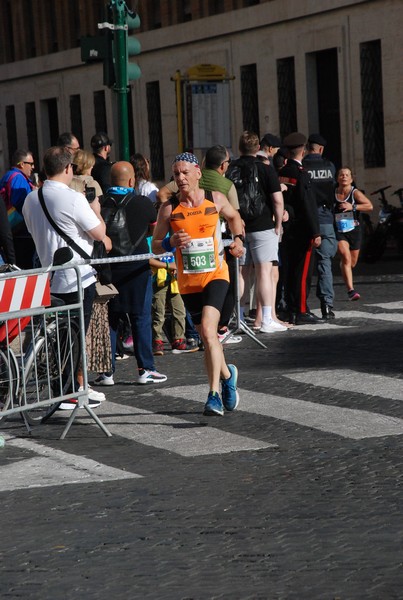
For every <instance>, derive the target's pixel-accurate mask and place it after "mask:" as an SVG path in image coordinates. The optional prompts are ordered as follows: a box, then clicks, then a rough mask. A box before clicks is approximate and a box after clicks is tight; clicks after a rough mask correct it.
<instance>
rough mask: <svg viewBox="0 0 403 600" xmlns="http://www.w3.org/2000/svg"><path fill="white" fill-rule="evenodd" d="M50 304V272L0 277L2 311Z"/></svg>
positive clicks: (0, 309) (0, 310)
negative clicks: (7, 277)
mask: <svg viewBox="0 0 403 600" xmlns="http://www.w3.org/2000/svg"><path fill="white" fill-rule="evenodd" d="M40 306H50V279H49V274H48V273H40V274H39V275H27V276H23V277H10V278H9V279H0V313H2V312H13V311H16V310H25V309H29V308H37V307H40Z"/></svg>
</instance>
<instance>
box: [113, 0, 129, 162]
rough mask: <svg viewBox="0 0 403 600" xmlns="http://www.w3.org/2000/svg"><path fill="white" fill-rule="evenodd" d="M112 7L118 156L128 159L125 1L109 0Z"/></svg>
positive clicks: (121, 158)
mask: <svg viewBox="0 0 403 600" xmlns="http://www.w3.org/2000/svg"><path fill="white" fill-rule="evenodd" d="M111 2H112V7H113V23H114V26H115V30H114V37H115V71H116V73H115V75H116V83H115V85H114V88H113V89H114V91H115V92H116V94H117V106H118V128H119V158H120V160H129V154H130V152H129V125H128V110H127V95H128V85H127V30H125V28H124V26H125V23H126V3H125V2H124V0H111Z"/></svg>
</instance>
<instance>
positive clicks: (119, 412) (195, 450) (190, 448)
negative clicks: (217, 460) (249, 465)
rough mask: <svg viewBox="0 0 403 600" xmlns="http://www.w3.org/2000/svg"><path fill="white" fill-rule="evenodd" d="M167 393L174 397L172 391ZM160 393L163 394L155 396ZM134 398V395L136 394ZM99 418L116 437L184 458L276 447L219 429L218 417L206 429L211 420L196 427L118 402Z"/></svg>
mask: <svg viewBox="0 0 403 600" xmlns="http://www.w3.org/2000/svg"><path fill="white" fill-rule="evenodd" d="M196 387H197V386H196ZM200 387H201V388H203V392H201V393H202V397H204V396H205V386H200ZM185 389H187V388H185ZM165 390H166V392H167V394H168V395H170V396H172V392H171V390H170V388H165ZM174 390H176V388H174ZM157 391H159V390H156V391H155V393H157ZM130 394H131V395H132V392H130ZM175 395H176V394H175ZM97 415H99V417H100V418H101V419H102V422H103V423H105V425H106V426H107V428H108V429H109V431H110V432H111V433H112V434H115V435H119V436H122V437H125V438H126V439H129V440H133V441H135V442H138V443H140V444H145V445H146V446H154V448H162V449H163V450H169V451H170V452H174V453H175V454H179V455H181V456H203V455H211V454H226V453H228V452H241V451H245V450H261V449H263V448H271V447H274V446H275V445H274V444H267V443H265V442H261V441H259V440H253V439H251V438H248V437H246V436H243V435H237V434H235V433H227V432H226V431H223V430H222V429H218V428H215V427H214V424H215V421H214V419H215V417H213V418H211V417H210V418H209V420H208V424H209V426H208V427H206V426H205V424H206V420H207V418H206V419H204V421H203V423H201V424H199V423H193V422H191V421H187V420H186V419H180V418H177V417H170V416H167V415H161V414H155V413H152V412H150V411H148V410H144V409H142V408H136V407H135V406H126V405H122V404H116V403H114V402H105V404H104V405H101V406H100V407H99V409H98V410H97ZM217 418H219V417H217ZM211 419H213V420H211Z"/></svg>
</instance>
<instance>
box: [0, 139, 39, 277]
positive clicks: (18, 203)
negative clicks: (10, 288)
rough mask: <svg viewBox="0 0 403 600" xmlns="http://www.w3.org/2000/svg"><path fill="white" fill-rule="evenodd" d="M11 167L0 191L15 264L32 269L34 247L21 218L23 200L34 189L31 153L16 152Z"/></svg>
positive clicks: (20, 150) (25, 151) (0, 183)
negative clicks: (10, 235) (6, 215)
mask: <svg viewBox="0 0 403 600" xmlns="http://www.w3.org/2000/svg"><path fill="white" fill-rule="evenodd" d="M11 165H12V166H11V169H10V170H9V171H7V173H6V174H5V175H3V177H2V178H1V180H0V191H1V194H2V196H3V199H4V202H5V204H6V208H7V212H8V219H9V222H10V226H11V229H12V233H13V238H14V246H15V253H16V263H17V265H18V266H19V267H20V268H21V269H32V257H33V254H34V251H35V245H34V242H33V241H32V237H31V236H30V235H29V233H28V230H27V228H26V227H25V222H24V218H23V216H22V207H23V206H24V202H25V198H26V197H27V195H28V194H29V193H30V192H32V190H33V189H35V186H34V184H33V183H32V181H31V175H32V173H33V171H34V168H35V163H34V159H33V156H32V152H31V151H30V150H24V149H18V150H16V151H15V152H14V154H13V157H12V160H11Z"/></svg>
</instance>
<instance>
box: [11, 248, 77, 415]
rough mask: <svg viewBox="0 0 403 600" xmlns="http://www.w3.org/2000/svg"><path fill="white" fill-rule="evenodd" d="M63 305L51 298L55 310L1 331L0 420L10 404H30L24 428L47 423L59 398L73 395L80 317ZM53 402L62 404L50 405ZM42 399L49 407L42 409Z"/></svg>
mask: <svg viewBox="0 0 403 600" xmlns="http://www.w3.org/2000/svg"><path fill="white" fill-rule="evenodd" d="M54 264H57V261H56V260H55V261H54ZM60 264H63V262H61V263H60ZM16 270H18V269H17V268H13V267H10V268H9V271H16ZM3 272H4V270H3ZM63 305H64V303H63V302H62V301H60V300H59V299H57V298H54V297H52V296H51V308H49V309H46V310H45V311H44V313H43V314H42V315H41V316H40V317H39V316H32V317H30V316H28V317H22V318H21V319H10V320H9V321H7V322H6V323H3V324H2V325H1V326H0V421H1V420H2V418H3V416H2V414H1V413H2V412H5V411H6V410H8V408H9V407H10V405H11V408H14V407H17V406H20V407H23V406H29V405H31V404H32V405H35V406H32V408H31V409H26V410H24V411H21V415H22V418H23V419H24V421H25V423H26V424H27V425H28V426H29V425H35V424H37V423H38V422H44V421H46V420H47V419H48V418H49V417H50V416H51V415H52V414H53V413H54V412H55V411H56V410H57V408H58V407H59V406H60V402H61V401H60V400H59V398H60V397H62V396H65V395H68V394H70V393H71V392H72V391H73V389H74V385H73V384H74V380H75V376H76V373H77V370H78V367H79V363H80V356H81V347H80V346H81V344H80V340H81V338H80V326H79V319H78V315H76V316H75V315H74V314H71V313H70V311H65V312H63V309H62V306H63ZM52 309H53V310H52ZM28 325H29V327H28ZM22 334H24V335H22ZM23 337H24V339H23ZM17 341H19V348H18V349H17V350H14V349H13V347H12V343H13V342H14V345H15V344H16V343H17ZM52 398H58V400H57V401H56V402H53V403H49V402H47V400H51V399H52ZM38 399H40V401H41V402H46V404H42V403H41V404H39V405H38Z"/></svg>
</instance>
